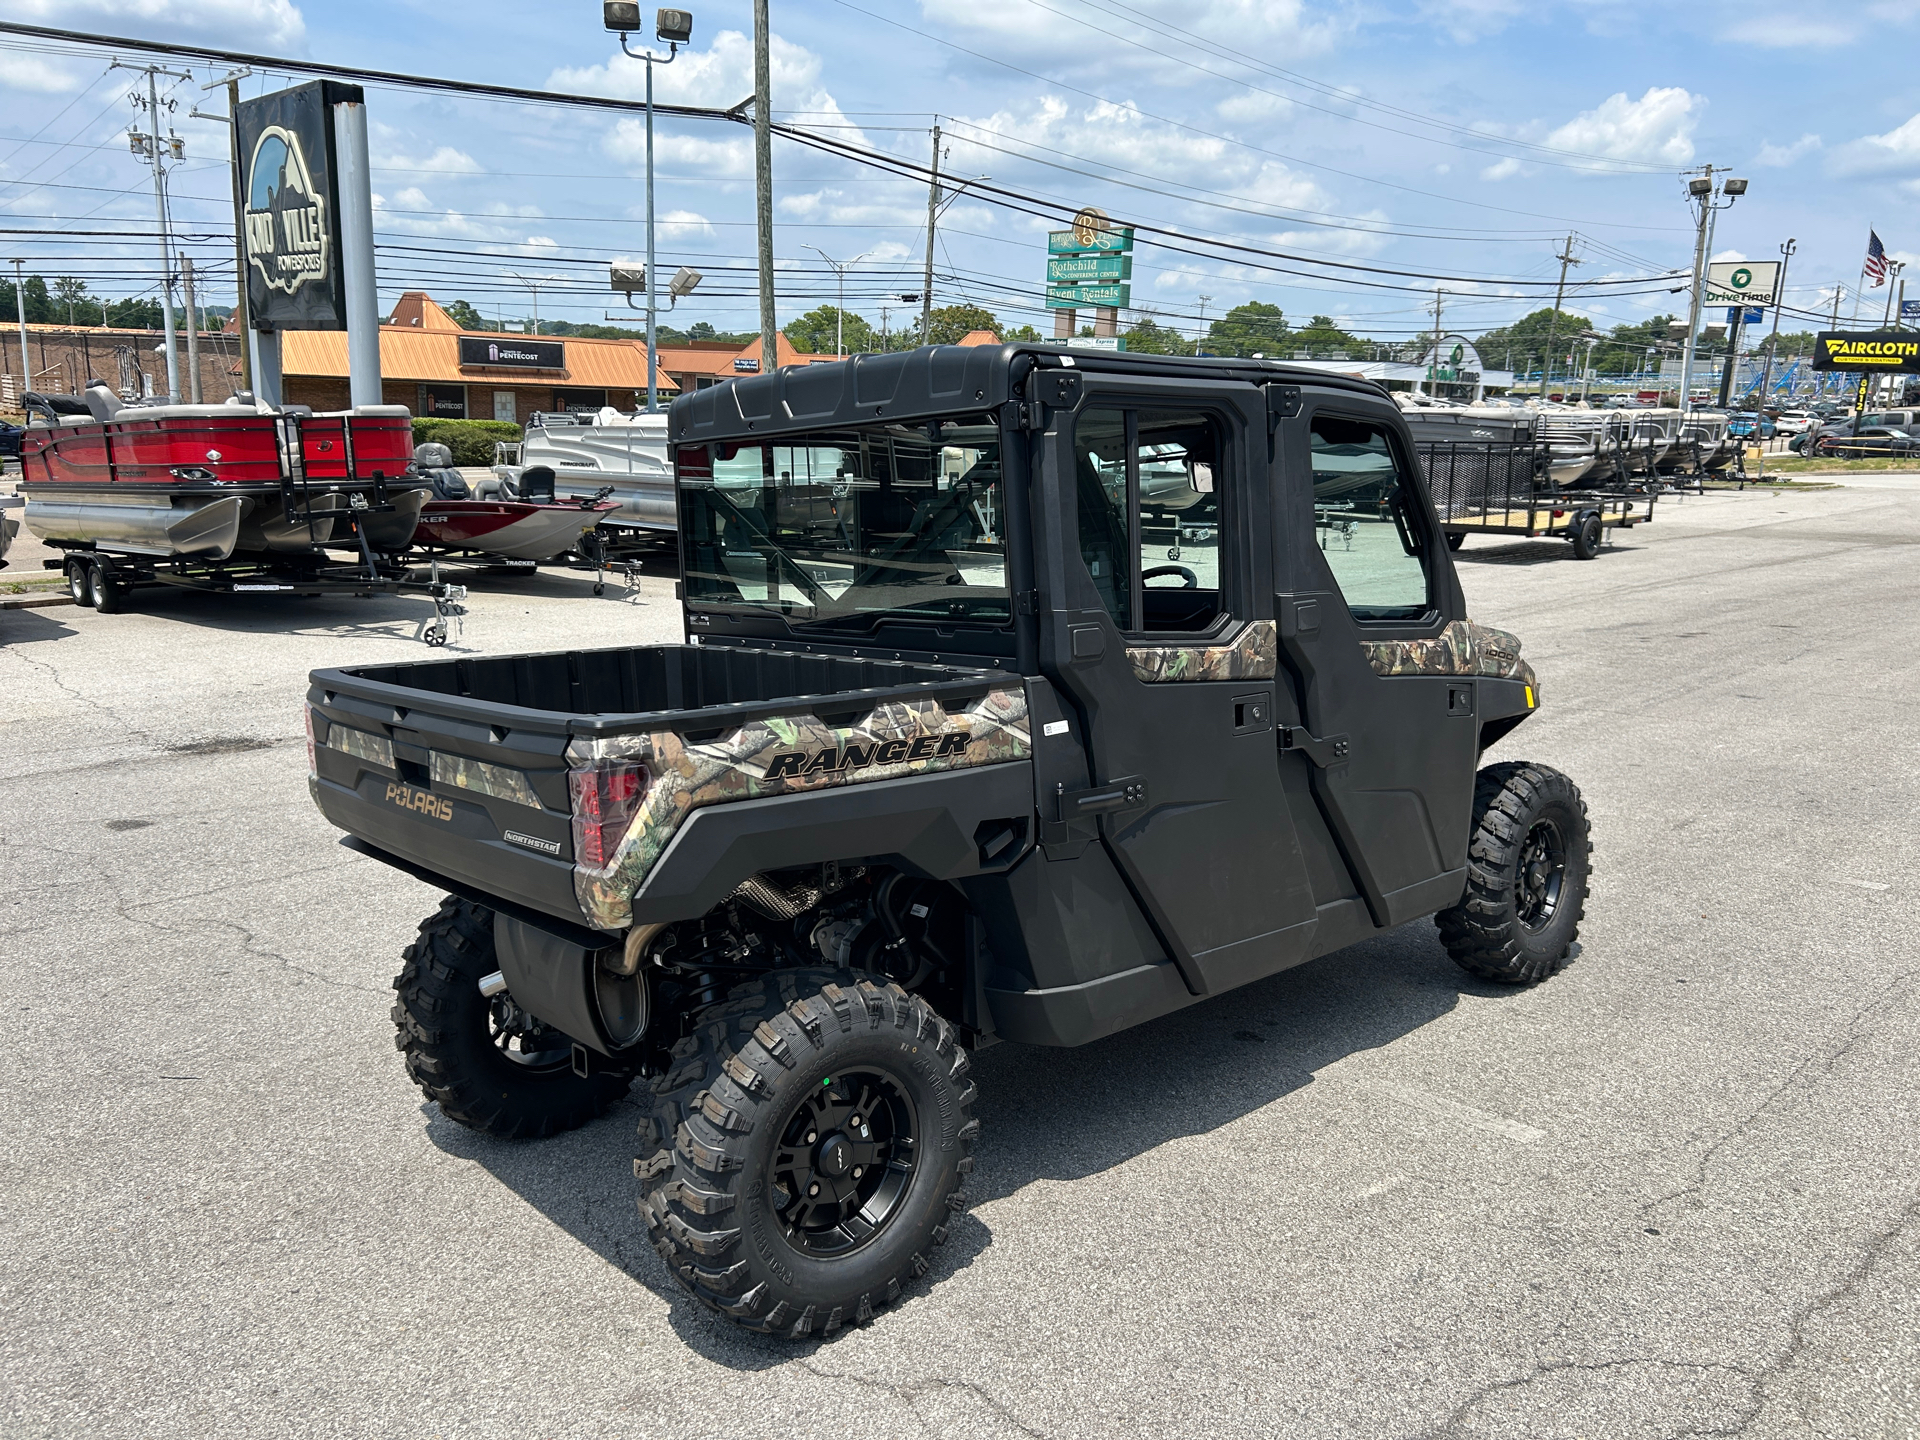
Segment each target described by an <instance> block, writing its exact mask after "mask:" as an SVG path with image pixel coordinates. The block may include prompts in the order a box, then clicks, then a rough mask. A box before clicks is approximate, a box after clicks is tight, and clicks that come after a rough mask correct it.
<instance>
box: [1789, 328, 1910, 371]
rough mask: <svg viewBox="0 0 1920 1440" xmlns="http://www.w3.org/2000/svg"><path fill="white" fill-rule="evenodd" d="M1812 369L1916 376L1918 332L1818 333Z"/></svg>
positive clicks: (1852, 331) (1814, 346)
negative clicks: (1895, 373)
mask: <svg viewBox="0 0 1920 1440" xmlns="http://www.w3.org/2000/svg"><path fill="white" fill-rule="evenodd" d="M1813 368H1814V369H1816V370H1882V371H1891V372H1909V373H1920V330H1822V331H1821V332H1820V333H1819V334H1818V335H1815V336H1814V337H1813Z"/></svg>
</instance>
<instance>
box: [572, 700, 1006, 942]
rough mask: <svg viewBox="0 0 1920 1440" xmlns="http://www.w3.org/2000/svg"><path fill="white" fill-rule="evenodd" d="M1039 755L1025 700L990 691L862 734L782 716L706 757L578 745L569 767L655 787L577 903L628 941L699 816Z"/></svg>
mask: <svg viewBox="0 0 1920 1440" xmlns="http://www.w3.org/2000/svg"><path fill="white" fill-rule="evenodd" d="M1032 753H1033V747H1032V743H1031V739H1030V736H1029V733H1028V726H1027V692H1026V689H1025V687H1023V686H1018V685H1014V686H1007V687H1003V688H996V689H993V690H990V691H988V692H987V694H986V695H984V696H982V697H981V698H980V699H978V700H976V701H974V702H973V703H972V704H970V705H968V706H967V707H966V708H965V709H964V710H962V711H960V712H959V713H958V714H954V715H949V714H948V713H947V712H946V711H945V710H944V709H943V708H942V707H941V705H940V703H939V702H938V701H937V700H931V699H929V700H906V701H894V702H890V703H888V704H884V705H880V706H878V707H877V708H875V709H874V710H873V711H871V712H870V713H869V714H867V715H866V716H865V717H864V718H863V719H861V720H860V721H859V722H858V723H857V724H854V725H845V726H835V725H828V724H825V723H824V722H822V721H820V720H818V719H816V718H815V717H814V716H812V715H790V716H780V717H777V718H774V719H769V720H755V721H752V722H750V723H748V724H746V725H743V726H741V727H740V729H738V730H736V731H734V732H733V733H732V734H730V735H725V736H722V737H721V738H719V739H717V740H710V741H707V742H705V743H702V744H697V745H696V744H689V743H688V742H687V741H686V740H685V739H684V738H683V737H682V736H680V735H679V734H677V733H675V732H673V731H670V730H663V731H654V732H650V733H646V734H640V735H621V736H614V737H611V738H608V739H602V740H587V739H576V740H575V741H574V742H573V744H572V745H571V746H569V747H568V751H567V756H568V759H569V761H570V762H571V763H572V764H574V765H576V766H577V765H582V764H589V763H592V762H593V761H596V760H621V761H632V762H637V763H639V764H642V765H644V766H645V767H646V770H647V780H646V786H645V791H644V793H643V794H642V796H641V798H640V800H639V802H638V804H637V806H636V808H635V811H634V816H633V820H632V823H631V824H630V825H628V827H627V833H626V837H625V838H624V839H623V840H622V841H621V842H620V846H619V848H618V849H617V850H616V851H615V852H614V853H613V855H612V857H611V859H610V860H609V862H608V864H607V866H606V868H605V869H601V870H593V869H588V868H587V867H586V866H583V865H580V864H578V863H576V864H575V865H574V869H573V877H574V879H573V888H574V894H575V896H576V897H577V898H578V899H579V902H580V908H581V910H582V911H584V912H585V913H586V915H587V916H588V917H589V918H590V919H591V920H592V922H593V924H594V925H596V926H597V927H599V928H600V929H602V930H620V929H623V928H625V927H626V926H627V925H628V924H629V923H631V921H632V918H633V895H634V892H635V891H636V890H638V889H639V888H640V886H641V885H642V884H644V883H645V881H646V878H647V875H648V874H649V873H650V872H651V871H652V869H653V867H654V865H655V864H656V863H657V862H658V861H659V859H660V856H661V855H662V854H664V853H665V851H666V848H667V846H668V845H669V844H670V843H672V840H673V837H674V836H675V835H676V834H677V833H678V832H679V829H680V827H681V825H682V824H684V823H685V821H686V819H687V817H688V816H689V815H691V814H692V813H693V812H694V811H695V810H698V809H701V808H703V807H705V806H708V805H723V804H726V803H727V802H728V801H731V800H759V799H764V798H766V797H768V796H772V795H793V794H799V793H804V792H806V791H810V790H824V789H827V788H829V787H832V786H838V785H857V784H861V783H864V782H866V781H869V780H899V779H903V778H905V777H907V776H910V775H927V774H932V773H934V772H936V771H942V770H963V769H968V768H970V767H973V766H977V765H997V764H1001V763H1003V762H1006V761H1009V760H1025V759H1028V758H1029V757H1030V756H1031V755H1032Z"/></svg>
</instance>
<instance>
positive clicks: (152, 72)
mask: <svg viewBox="0 0 1920 1440" xmlns="http://www.w3.org/2000/svg"><path fill="white" fill-rule="evenodd" d="M107 68H108V69H109V70H131V71H133V72H135V73H136V74H144V75H145V76H146V77H147V98H146V111H147V121H148V123H149V124H150V125H152V127H153V131H152V133H151V134H149V135H144V136H143V135H141V134H139V133H138V132H135V133H133V134H130V135H129V136H128V137H127V138H128V142H129V144H130V145H131V146H132V148H133V153H134V154H136V155H144V156H145V157H146V158H147V159H148V160H149V161H150V162H151V163H152V166H153V209H154V215H155V217H156V218H157V219H158V221H159V226H160V323H161V327H162V331H163V335H164V338H163V342H162V349H163V350H164V351H165V354H166V357H167V396H168V398H169V399H172V400H178V399H179V398H180V357H179V354H178V352H177V350H176V348H175V346H174V340H173V245H172V242H171V239H170V237H169V234H168V225H167V168H166V166H165V164H163V163H162V159H161V145H162V143H163V142H162V141H161V139H160V86H159V77H160V76H162V75H166V76H169V77H171V78H173V79H176V80H191V79H193V76H191V75H189V74H188V73H187V72H186V71H184V70H169V69H167V68H166V67H165V66H163V65H128V64H126V63H125V62H123V61H119V60H116V61H114V62H113V63H112V64H111V65H109V66H108V67H107ZM134 93H135V96H136V99H135V101H134V103H135V104H136V105H137V104H139V103H140V101H139V100H138V98H137V97H138V94H139V92H138V91H135V92H134ZM168 103H169V104H171V103H172V102H171V101H169V102H168ZM143 142H144V143H143ZM168 144H169V148H171V149H172V151H173V156H174V158H175V159H176V160H178V159H181V158H183V151H182V148H181V146H180V141H179V137H177V136H169V137H168Z"/></svg>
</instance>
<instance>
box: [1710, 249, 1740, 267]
mask: <svg viewBox="0 0 1920 1440" xmlns="http://www.w3.org/2000/svg"><path fill="white" fill-rule="evenodd" d="M1708 258H1709V259H1711V260H1712V261H1713V263H1714V264H1716V265H1720V264H1727V265H1732V264H1734V263H1736V262H1738V261H1741V260H1744V259H1746V258H1747V256H1746V252H1745V251H1742V250H1722V251H1720V252H1719V253H1718V254H1716V255H1712V256H1709V257H1708Z"/></svg>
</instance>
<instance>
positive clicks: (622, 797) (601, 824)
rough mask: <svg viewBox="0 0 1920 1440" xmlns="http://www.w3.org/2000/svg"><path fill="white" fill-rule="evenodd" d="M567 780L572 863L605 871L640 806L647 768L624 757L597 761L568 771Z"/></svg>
mask: <svg viewBox="0 0 1920 1440" xmlns="http://www.w3.org/2000/svg"><path fill="white" fill-rule="evenodd" d="M567 783H568V785H569V786H570V788H571V789H572V791H573V859H574V863H575V864H576V865H580V866H583V867H585V868H586V869H588V870H604V869H605V868H606V866H607V862H608V861H610V860H611V859H612V858H613V856H614V854H615V853H616V852H617V851H618V850H619V849H620V842H621V841H622V840H624V839H626V837H627V826H628V825H629V824H631V823H632V821H633V815H634V811H635V810H637V809H638V808H639V806H640V797H641V795H642V794H643V793H645V791H646V788H647V771H646V767H645V766H644V765H636V764H634V763H633V762H631V761H627V760H597V761H595V762H594V763H592V764H590V765H582V766H580V767H578V768H577V769H574V770H571V771H569V772H568V774H567Z"/></svg>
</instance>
